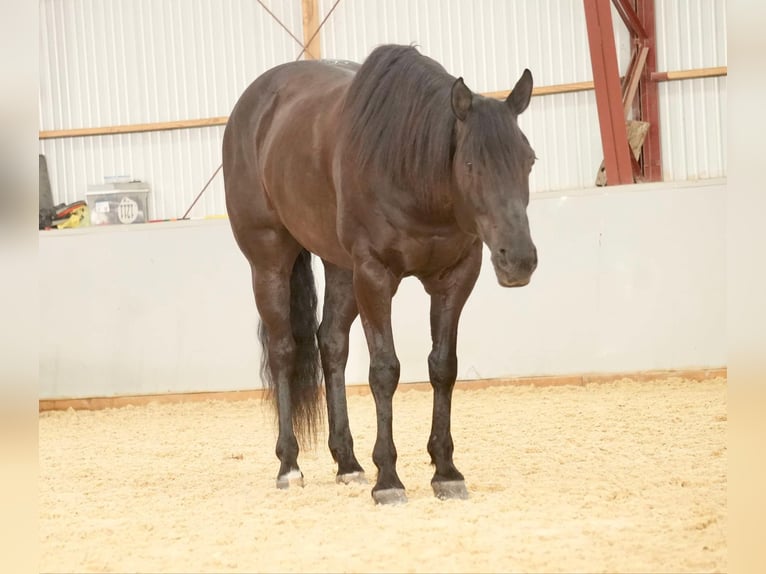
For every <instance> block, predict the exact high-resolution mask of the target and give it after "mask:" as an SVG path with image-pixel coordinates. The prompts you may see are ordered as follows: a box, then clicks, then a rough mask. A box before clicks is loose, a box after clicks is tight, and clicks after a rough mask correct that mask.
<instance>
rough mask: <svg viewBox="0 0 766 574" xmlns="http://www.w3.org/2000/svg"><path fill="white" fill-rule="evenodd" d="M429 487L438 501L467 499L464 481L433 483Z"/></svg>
mask: <svg viewBox="0 0 766 574" xmlns="http://www.w3.org/2000/svg"><path fill="white" fill-rule="evenodd" d="M431 487H432V488H433V489H434V494H435V495H436V498H438V499H439V500H452V499H456V500H466V499H467V498H468V490H467V489H466V487H465V481H464V480H445V481H441V482H438V481H434V482H432V483H431Z"/></svg>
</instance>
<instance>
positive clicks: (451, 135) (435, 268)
mask: <svg viewBox="0 0 766 574" xmlns="http://www.w3.org/2000/svg"><path fill="white" fill-rule="evenodd" d="M531 95H532V75H531V73H530V72H529V70H524V73H523V74H522V75H521V78H520V79H519V81H518V82H517V84H516V86H515V87H514V88H513V90H512V92H511V94H510V95H509V96H508V98H507V99H506V100H505V101H504V102H503V101H499V100H493V99H488V98H485V97H482V96H480V95H477V94H474V93H472V92H471V90H469V89H468V88H467V87H466V86H465V84H464V83H463V80H462V78H457V79H456V78H454V77H453V76H451V75H449V74H448V73H447V72H446V71H445V70H444V68H443V67H442V66H441V65H440V64H438V63H437V62H435V61H434V60H432V59H430V58H428V57H426V56H423V55H421V54H420V53H419V52H418V51H417V50H416V49H415V48H413V47H411V46H398V45H384V46H380V47H378V48H376V49H375V50H374V51H373V52H372V53H371V54H370V55H369V57H368V58H367V59H366V60H365V62H364V63H363V64H362V65H361V66H359V65H357V64H351V63H344V62H332V63H328V62H321V61H301V62H294V63H289V64H284V65H280V66H277V67H275V68H273V69H271V70H269V71H267V72H265V73H264V74H263V75H261V76H260V77H259V78H258V79H256V80H255V81H254V82H253V83H252V84H251V85H250V86H249V87H248V88H247V89H246V90H245V92H244V93H243V94H242V96H241V97H240V99H239V101H238V102H237V104H236V105H235V107H234V109H233V111H232V113H231V116H230V117H229V120H228V123H227V125H226V130H225V133H224V137H223V172H224V182H225V190H226V206H227V210H228V214H229V219H230V222H231V226H232V230H233V233H234V236H235V238H236V241H237V244H238V245H239V247H240V248H241V250H242V252H243V253H244V255H245V257H246V258H247V260H248V261H249V263H250V267H251V270H252V280H253V291H254V294H255V302H256V305H257V307H258V312H259V315H260V318H261V329H260V337H261V342H262V344H263V346H264V348H263V350H264V353H263V359H264V362H263V364H262V375H263V376H264V378H265V379H266V381H267V383H268V385H269V388H270V389H272V391H273V393H272V396H273V397H274V398H275V402H276V407H277V415H278V421H279V423H278V424H279V436H278V439H277V446H276V454H277V457H278V458H279V460H280V462H281V465H280V468H279V473H278V475H277V486H278V487H280V488H287V487H288V486H289V485H290V484H302V483H303V482H302V481H303V474H302V473H301V471H300V469H299V466H298V440H297V438H296V437H300V438H301V439H303V438H311V437H313V436H314V435H315V432H316V430H317V425H318V424H319V422H320V419H321V410H320V398H321V380H322V374H324V380H325V384H326V394H327V412H328V418H329V447H330V452H331V453H332V456H333V459H334V460H335V461H336V462H337V464H338V474H337V481H338V482H345V483H348V482H350V481H364V472H363V469H362V467H361V466H360V465H359V462H358V461H357V459H356V456H355V455H354V448H353V439H352V437H351V431H350V429H349V422H348V412H347V406H346V392H345V375H344V371H345V367H346V361H347V358H348V340H349V329H350V327H351V324H352V322H353V321H354V319H355V318H356V316H357V314H358V315H359V316H360V317H361V320H362V325H363V328H364V333H365V336H366V339H367V344H368V347H369V352H370V371H369V384H370V388H371V390H372V394H373V397H374V399H375V408H376V411H377V421H378V423H377V439H376V441H375V447H374V449H373V461H374V462H375V465H376V466H377V468H378V476H377V481H376V483H375V486H374V487H373V489H372V495H373V498H374V500H375V501H376V502H378V503H397V502H405V501H406V500H407V498H406V495H405V491H404V485H403V484H402V482H401V481H400V480H399V476H398V475H397V472H396V447H395V446H394V441H393V437H392V416H393V415H392V399H393V395H394V391H395V390H396V387H397V385H398V382H399V360H398V358H397V356H396V351H395V349H394V340H393V336H392V330H391V299H392V297H393V296H394V294H395V293H396V290H397V288H398V286H399V283H400V281H401V280H402V278H403V277H406V276H412V275H414V276H415V277H417V278H418V279H419V280H420V281H421V282H422V284H423V286H424V287H425V289H426V291H427V292H428V294H429V295H430V297H431V336H432V340H433V349H432V351H431V353H430V355H429V356H428V369H429V375H430V380H431V385H432V387H433V391H434V401H433V419H432V423H431V435H430V438H429V439H428V452H429V454H430V455H431V461H432V463H433V465H434V466H435V473H434V476H433V479H432V481H431V484H432V487H433V490H434V492H435V494H436V496H438V497H439V498H465V497H467V490H466V487H465V482H464V479H463V475H462V474H461V473H460V472H459V471H458V470H457V468H455V465H454V463H453V459H452V453H453V450H454V446H453V441H452V435H451V432H450V412H451V402H452V390H453V387H454V384H455V378H456V376H457V356H456V344H457V333H458V320H459V317H460V313H461V310H462V309H463V305H464V304H465V302H466V299H467V298H468V296H469V294H470V293H471V290H472V289H473V286H474V284H475V282H476V279H477V277H478V275H479V269H480V267H481V258H482V242H484V243H486V244H487V246H488V247H489V249H490V251H491V254H492V264H493V266H494V269H495V273H496V275H497V280H498V282H499V283H500V285H503V286H505V287H519V286H522V285H526V284H527V283H528V282H529V280H530V277H531V276H532V273H533V272H534V270H535V268H536V266H537V251H536V249H535V246H534V244H533V242H532V239H531V236H530V231H529V222H528V220H527V213H526V210H527V205H528V203H529V174H530V171H531V169H532V165H533V164H534V160H535V154H534V151H533V150H532V148H531V147H530V145H529V142H528V140H527V138H526V137H525V136H524V134H523V133H522V132H521V130H520V129H519V126H518V123H517V116H518V115H519V114H521V113H522V112H523V111H524V110H525V109H526V108H527V106H528V105H529V100H530V97H531ZM311 253H313V254H315V255H317V256H319V257H320V258H321V259H322V262H323V264H324V270H325V279H326V280H325V297H324V309H323V314H322V322H321V325H317V309H316V305H317V295H316V287H315V284H314V277H313V272H312V268H311Z"/></svg>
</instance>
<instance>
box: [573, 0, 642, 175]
mask: <svg viewBox="0 0 766 574" xmlns="http://www.w3.org/2000/svg"><path fill="white" fill-rule="evenodd" d="M583 2H584V5H585V21H586V24H587V26H588V43H589V46H590V59H591V66H592V68H593V83H594V86H595V89H596V106H597V107H598V117H599V125H600V128H601V146H602V148H603V150H604V167H605V168H606V179H607V185H619V184H626V183H633V168H632V164H631V160H630V147H629V146H628V136H627V132H626V129H625V115H624V111H623V103H622V89H621V86H620V71H619V68H618V66H617V48H616V47H615V43H614V29H613V27H612V12H611V4H610V1H609V0H583Z"/></svg>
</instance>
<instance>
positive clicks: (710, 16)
mask: <svg viewBox="0 0 766 574" xmlns="http://www.w3.org/2000/svg"><path fill="white" fill-rule="evenodd" d="M334 3H335V0H320V2H319V5H320V20H321V19H322V18H323V17H324V16H325V15H326V14H327V13H328V11H329V10H330V9H331V7H332V6H333V4H334ZM264 4H266V5H267V6H268V7H269V9H270V10H272V11H273V12H274V13H275V14H276V15H277V17H279V19H280V20H282V22H284V24H285V25H286V26H287V27H288V29H289V30H290V31H291V32H292V33H293V34H294V35H295V36H297V37H298V38H302V37H303V32H302V13H301V2H300V1H299V0H284V1H280V2H277V1H275V0H269V1H266V0H264ZM657 12H658V14H657V34H658V69H660V70H668V69H669V70H675V69H682V68H693V67H702V66H714V65H725V64H726V52H725V47H726V29H725V0H697V1H696V2H684V3H678V2H675V1H673V0H657ZM613 14H614V22H615V32H616V35H617V43H618V55H619V58H620V64H621V65H620V68H621V70H622V71H624V70H625V69H626V67H627V62H628V59H629V56H630V45H629V36H628V34H627V31H626V30H625V28H624V26H623V25H622V23H621V21H620V19H619V17H618V16H617V15H616V12H614V11H613ZM384 42H401V43H416V44H418V45H419V46H420V49H421V51H422V52H423V53H425V54H427V55H429V56H431V57H433V58H435V59H437V60H439V61H440V62H442V64H443V65H444V66H445V68H447V70H448V71H449V72H451V73H452V74H454V75H462V76H463V77H464V78H465V80H466V82H467V84H468V85H469V86H470V87H471V88H472V89H474V90H475V91H479V92H482V91H494V90H503V89H508V88H510V87H512V85H513V83H514V82H515V80H516V79H517V78H518V76H519V75H520V73H521V71H522V70H523V69H524V67H529V68H530V69H531V70H532V71H533V73H534V77H535V83H536V85H551V84H560V83H568V82H578V81H586V80H590V79H592V72H591V68H590V56H589V51H588V42H587V35H586V27H585V17H584V9H583V4H582V2H581V1H579V0H517V1H513V2H509V1H507V0H477V1H474V2H467V1H465V0H422V1H419V2H411V1H409V0H393V1H389V2H379V1H377V0H340V1H339V3H338V4H337V7H336V8H335V10H334V11H333V13H332V14H331V15H330V17H329V18H328V20H327V23H326V25H325V26H324V28H323V29H322V32H321V50H322V55H323V56H324V57H327V58H342V59H351V60H357V61H361V60H363V59H364V57H365V56H366V55H367V54H368V53H369V51H370V50H371V49H372V48H374V47H375V46H376V45H378V44H380V43H384ZM300 49H301V48H300V46H299V45H297V44H296V42H295V41H294V40H293V39H292V38H290V36H289V35H288V34H287V33H286V32H285V31H284V30H283V29H282V28H281V27H280V26H279V24H278V23H277V22H276V21H275V20H274V19H273V18H272V17H271V16H270V15H269V14H268V13H267V12H266V10H264V9H263V7H262V6H260V5H259V4H258V2H256V0H226V1H221V0H42V2H41V9H40V73H41V86H40V128H41V129H42V130H51V129H62V128H79V127H89V126H106V125H117V124H129V123H145V122H160V121H168V120H179V119H197V118H203V117H214V116H225V115H227V114H228V113H229V112H230V110H231V107H232V106H233V104H234V102H235V101H236V99H237V97H238V96H239V94H240V93H241V92H242V90H243V89H244V88H245V87H246V86H247V85H248V84H249V83H250V82H251V81H252V80H253V79H254V78H255V77H256V76H257V75H258V74H259V73H261V72H263V71H265V70H266V69H268V68H269V67H271V66H273V65H276V64H279V63H282V62H285V61H290V60H294V59H295V58H296V57H297V56H298V54H299V52H300ZM660 97H661V101H660V104H661V121H662V123H663V126H662V133H661V137H662V146H663V169H664V172H665V179H688V178H700V177H714V176H718V175H724V174H725V169H726V162H725V134H726V130H725V79H708V80H693V81H684V82H673V83H667V84H663V85H662V86H661V94H660ZM520 123H521V125H522V129H524V130H525V132H526V133H527V135H528V137H529V139H530V141H531V142H532V145H533V146H534V147H535V149H536V151H537V155H538V157H539V158H540V160H539V161H538V163H537V166H536V168H535V170H534V171H533V177H532V182H531V183H532V189H533V190H534V191H542V190H554V189H569V188H578V187H587V186H591V185H593V182H594V180H595V176H596V172H597V169H598V166H599V164H600V162H601V159H602V153H601V143H600V136H599V129H598V115H597V111H596V104H595V95H594V93H593V92H592V91H588V92H579V93H572V94H560V95H553V96H544V97H537V98H534V99H533V101H532V104H531V106H530V109H529V110H528V111H527V112H526V113H525V114H524V115H522V116H521V119H520ZM222 133H223V127H208V128H196V129H190V130H177V131H166V132H154V133H144V134H131V135H114V136H97V137H88V138H72V139H59V140H43V141H41V145H40V149H41V153H44V154H45V155H46V156H47V157H48V163H49V168H50V172H51V180H52V185H53V188H54V197H55V199H56V200H57V201H67V202H70V201H74V200H75V199H79V198H82V197H83V194H84V192H85V191H86V189H87V185H88V184H89V183H99V182H101V181H102V179H103V176H105V175H120V174H129V175H132V176H133V177H135V178H138V179H141V180H144V181H147V182H148V183H149V184H150V186H151V188H152V191H153V193H152V194H151V197H152V205H151V209H152V213H151V215H152V217H154V218H169V217H178V216H180V215H182V214H183V212H184V211H185V210H186V208H187V207H188V206H189V205H190V204H191V202H192V201H193V199H194V197H195V196H196V195H197V193H198V192H199V191H200V189H201V188H202V186H203V185H204V184H205V182H206V181H207V179H208V178H209V177H210V176H211V175H212V173H213V172H214V171H215V169H216V168H217V167H218V165H219V164H220V141H221V136H222ZM224 212H225V208H224V203H223V183H222V178H221V176H220V175H219V176H218V177H216V178H215V180H214V182H213V184H212V185H211V187H210V188H209V189H208V191H207V192H206V193H205V195H204V196H203V200H201V201H200V203H199V204H198V205H197V207H195V209H194V211H193V212H192V216H201V215H206V214H221V213H224Z"/></svg>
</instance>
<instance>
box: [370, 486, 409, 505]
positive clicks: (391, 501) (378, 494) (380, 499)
mask: <svg viewBox="0 0 766 574" xmlns="http://www.w3.org/2000/svg"><path fill="white" fill-rule="evenodd" d="M372 498H373V500H375V504H385V505H386V506H396V505H399V504H406V503H407V495H406V494H405V493H404V489H403V488H385V489H383V490H374V491H373V492H372Z"/></svg>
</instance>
